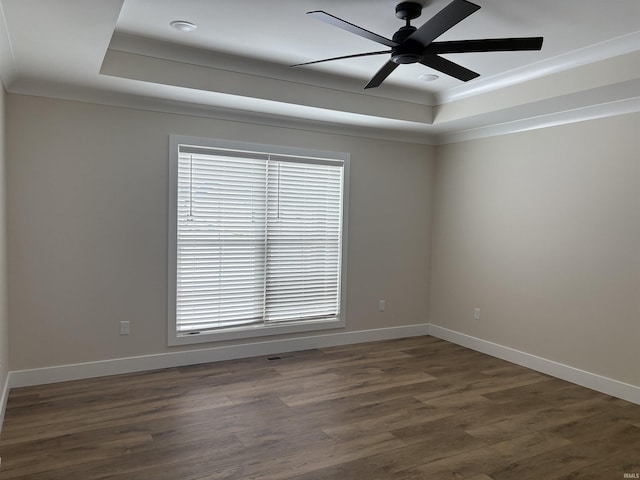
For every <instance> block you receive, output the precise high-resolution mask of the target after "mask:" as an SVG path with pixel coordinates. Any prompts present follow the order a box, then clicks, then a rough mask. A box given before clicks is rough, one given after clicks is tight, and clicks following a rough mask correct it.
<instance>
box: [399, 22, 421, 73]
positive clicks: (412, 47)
mask: <svg viewBox="0 0 640 480" xmlns="http://www.w3.org/2000/svg"><path fill="white" fill-rule="evenodd" d="M415 31H416V27H414V26H411V25H408V26H406V27H402V28H401V29H400V30H398V31H397V32H396V33H394V34H393V41H394V42H397V43H398V44H399V45H398V46H397V47H394V48H393V49H392V50H391V61H392V62H394V63H397V64H399V65H400V64H407V63H417V62H419V61H420V60H422V58H423V50H424V47H423V46H422V45H421V44H420V42H415V41H411V40H409V41H406V40H407V38H408V37H409V36H410V35H411V34H412V33H413V32H415Z"/></svg>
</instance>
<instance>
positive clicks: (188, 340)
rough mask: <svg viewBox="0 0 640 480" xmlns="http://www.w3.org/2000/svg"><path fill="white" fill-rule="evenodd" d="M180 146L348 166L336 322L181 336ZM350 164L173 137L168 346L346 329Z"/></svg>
mask: <svg viewBox="0 0 640 480" xmlns="http://www.w3.org/2000/svg"><path fill="white" fill-rule="evenodd" d="M180 145H197V146H201V147H210V148H220V149H230V150H246V151H259V152H268V153H271V154H276V155H290V156H297V157H308V158H323V159H330V160H339V161H342V162H343V164H344V170H343V201H342V249H341V259H340V260H341V264H340V268H341V280H340V310H339V314H338V316H337V318H336V319H326V320H314V321H301V322H291V323H286V324H284V325H259V326H249V327H238V328H225V329H221V330H210V331H204V332H200V333H196V334H193V333H189V334H179V333H178V332H177V325H176V292H177V243H178V242H177V229H178V222H177V203H178V155H179V146H180ZM349 162H350V155H349V154H348V153H343V152H332V151H324V150H311V149H302V148H293V147H283V146H277V145H267V144H258V143H248V142H236V141H228V140H220V139H215V138H203V137H191V136H184V135H170V136H169V232H168V238H169V252H168V297H169V298H168V315H167V317H168V344H169V345H170V346H172V345H187V344H194V343H205V342H216V341H224V340H232V339H240V338H252V337H262V336H266V335H280V334H288V333H298V332H311V331H317V330H325V329H335V328H344V327H345V325H346V311H347V291H346V287H347V239H348V232H347V230H348V229H347V227H348V224H349V222H348V212H349Z"/></svg>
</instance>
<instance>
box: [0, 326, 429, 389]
mask: <svg viewBox="0 0 640 480" xmlns="http://www.w3.org/2000/svg"><path fill="white" fill-rule="evenodd" d="M427 334H428V325H427V324H419V325H407V326H401V327H389V328H378V329H373V330H361V331H357V332H341V333H331V334H326V335H315V336H308V337H300V338H291V339H284V340H272V341H266V342H256V343H246V344H241V345H232V346H224V347H214V348H204V349H198V350H188V351H179V352H170V353H160V354H155V355H144V356H137V357H127V358H116V359H111V360H102V361H97V362H86V363H77V364H72V365H58V366H54V367H44V368H34V369H30V370H17V371H12V372H11V373H10V375H9V377H8V378H9V379H10V380H9V382H8V387H9V388H16V387H26V386H31V385H43V384H46V383H56V382H65V381H69V380H80V379H83V378H93V377H102V376H106V375H118V374H121V373H132V372H141V371H145V370H157V369H160V368H171V367H179V366H184V365H195V364H199V363H209V362H218V361H222V360H234V359H237V358H247V357H257V356H262V355H272V354H275V353H286V352H295V351H299V350H309V349H313V348H324V347H334V346H340V345H350V344H356V343H365V342H375V341H378V340H391V339H395V338H404V337H416V336H421V335H427ZM5 389H6V390H8V389H7V387H6V386H5ZM6 393H7V392H5V394H6Z"/></svg>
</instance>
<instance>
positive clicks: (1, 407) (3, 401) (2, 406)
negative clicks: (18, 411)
mask: <svg viewBox="0 0 640 480" xmlns="http://www.w3.org/2000/svg"><path fill="white" fill-rule="evenodd" d="M10 378H11V373H7V376H6V377H5V379H4V386H3V387H2V397H0V431H2V424H3V423H4V412H5V411H6V410H7V400H9V390H10V389H11V386H10Z"/></svg>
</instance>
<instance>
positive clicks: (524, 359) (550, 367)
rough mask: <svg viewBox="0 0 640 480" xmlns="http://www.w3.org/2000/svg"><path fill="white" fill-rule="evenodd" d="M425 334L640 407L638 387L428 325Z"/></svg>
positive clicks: (639, 389)
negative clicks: (427, 331)
mask: <svg viewBox="0 0 640 480" xmlns="http://www.w3.org/2000/svg"><path fill="white" fill-rule="evenodd" d="M429 335H431V336H434V337H437V338H440V339H442V340H446V341H448V342H451V343H455V344H457V345H461V346H463V347H466V348H470V349H471V350H476V351H478V352H482V353H486V354H487V355H491V356H492V357H497V358H501V359H502V360H507V361H508V362H511V363H516V364H518V365H522V366H523V367H527V368H531V369H532V370H536V371H538V372H542V373H546V374H547V375H551V376H552V377H557V378H560V379H562V380H566V381H568V382H571V383H575V384H577V385H580V386H583V387H587V388H590V389H592V390H595V391H597V392H601V393H605V394H607V395H611V396H612V397H617V398H621V399H623V400H627V401H629V402H633V403H637V404H640V387H638V386H636V385H631V384H628V383H624V382H620V381H618V380H613V379H611V378H607V377H603V376H601V375H597V374H595V373H591V372H587V371H584V370H580V369H579V368H575V367H570V366H569V365H564V364H562V363H558V362H554V361H553V360H547V359H546V358H542V357H538V356H536V355H532V354H530V353H526V352H522V351H520V350H516V349H513V348H510V347H505V346H503V345H499V344H497V343H493V342H489V341H487V340H482V339H481V338H477V337H472V336H471V335H467V334H464V333H460V332H456V331H455V330H449V329H448V328H444V327H440V326H438V325H434V324H429Z"/></svg>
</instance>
